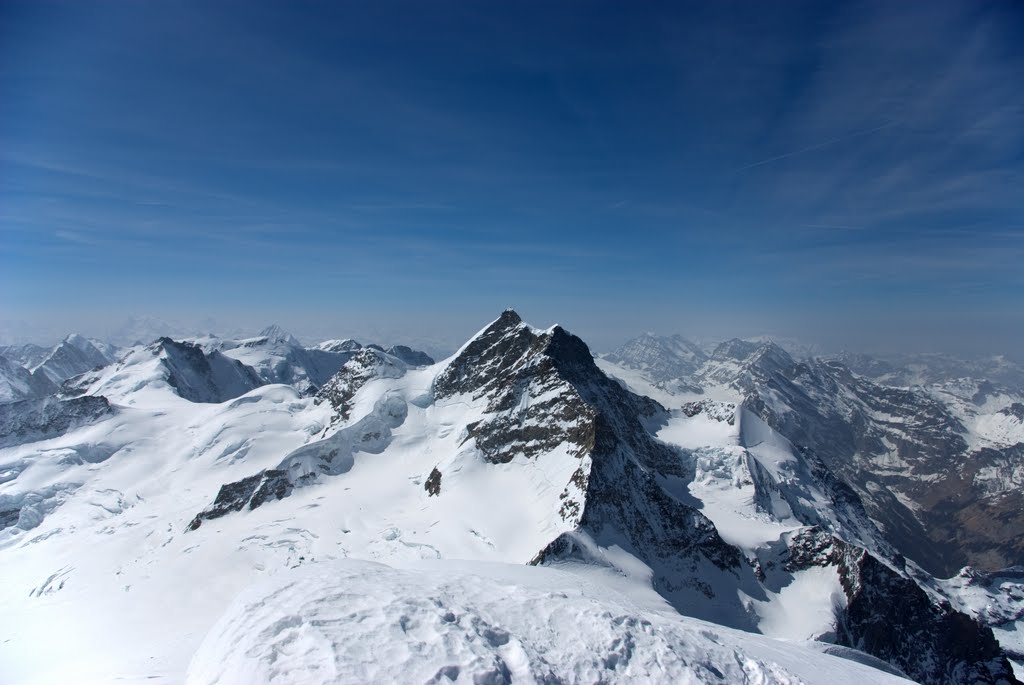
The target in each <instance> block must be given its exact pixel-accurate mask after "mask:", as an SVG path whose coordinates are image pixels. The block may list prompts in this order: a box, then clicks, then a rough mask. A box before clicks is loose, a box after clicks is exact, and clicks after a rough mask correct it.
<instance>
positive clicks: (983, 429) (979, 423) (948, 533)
mask: <svg viewBox="0 0 1024 685" xmlns="http://www.w3.org/2000/svg"><path fill="white" fill-rule="evenodd" d="M638 340H643V338H640V339H638ZM624 349H626V348H624ZM615 359H617V360H618V361H617V362H614V363H613V360H612V358H610V357H608V358H606V359H605V360H604V361H602V364H604V365H605V368H606V370H608V371H609V372H610V373H611V374H612V375H614V376H616V377H619V378H620V379H621V380H623V382H626V383H627V384H630V385H631V387H634V388H636V389H639V390H640V391H642V392H647V393H649V394H651V395H652V396H657V397H658V399H660V400H661V401H663V402H667V403H669V404H676V405H678V404H680V403H681V402H685V401H687V399H691V398H692V397H694V396H696V395H694V394H689V395H688V394H686V393H679V392H676V393H673V388H674V387H680V386H694V387H696V388H697V392H699V393H701V396H703V395H705V394H707V395H710V396H715V397H721V398H723V399H727V400H729V401H734V402H737V403H742V404H743V405H744V406H745V407H747V408H748V409H750V410H751V411H752V412H753V413H755V414H757V415H758V416H760V417H761V418H762V419H764V420H765V421H766V422H768V423H769V425H771V426H772V427H773V428H774V429H776V430H777V431H779V432H780V433H781V434H783V435H784V436H786V437H787V438H788V439H789V440H791V441H792V442H793V443H794V444H797V445H801V446H803V447H806V448H808V449H810V450H812V451H813V452H814V453H815V454H817V455H819V456H820V457H821V458H822V459H823V460H825V462H826V463H827V464H828V465H829V467H830V468H831V469H832V470H833V471H834V472H835V473H836V474H837V475H838V476H839V477H840V478H841V479H842V480H843V481H844V482H846V483H847V484H848V485H850V486H851V487H853V488H854V489H855V490H856V491H857V492H858V494H859V495H860V496H861V497H862V499H863V500H864V501H865V504H866V506H867V507H868V510H869V511H870V514H871V516H872V518H873V519H874V520H876V521H877V522H878V523H879V524H880V525H881V527H882V528H883V530H884V531H885V533H886V536H887V537H888V538H889V540H890V541H891V542H892V543H893V544H894V545H895V546H896V547H897V548H898V549H899V550H900V551H901V552H902V553H904V554H906V555H907V556H909V557H911V558H913V559H914V560H915V561H917V562H918V563H920V564H922V565H923V566H924V567H926V568H928V569H929V570H931V571H932V572H935V573H939V574H941V575H952V574H953V573H956V572H957V570H958V569H959V568H960V567H961V566H963V565H965V564H968V563H970V564H972V565H976V566H980V567H983V568H988V569H990V570H992V569H998V568H1002V567H1004V566H1008V565H1014V564H1018V563H1024V548H1022V547H1021V539H1022V533H1024V501H1019V500H1018V498H1019V497H1020V488H1019V484H1020V483H1021V479H1022V477H1024V463H1022V460H1021V459H1020V456H1019V453H1020V451H1021V450H1022V449H1024V447H1018V445H1020V443H1021V442H1022V441H1024V431H1022V424H1021V421H1020V420H1019V418H1018V417H1017V415H1016V412H1015V407H1017V406H1018V405H1020V406H1024V405H1022V404H1021V397H1020V395H1019V394H1018V393H1016V392H1014V391H1012V390H1010V389H1007V388H1006V387H1003V386H1000V385H996V384H993V383H991V382H988V381H984V380H974V379H969V378H962V379H959V380H957V381H947V382H944V383H940V384H933V385H930V386H927V387H918V388H906V387H896V386H889V385H883V384H880V383H876V382H874V381H871V380H869V379H868V378H866V377H864V376H862V375H859V374H856V373H854V372H852V371H851V370H850V369H849V368H848V367H846V366H845V365H844V364H842V363H841V362H840V361H838V360H836V359H819V360H807V361H800V362H798V361H796V360H794V359H793V358H792V357H791V356H789V354H788V353H786V352H785V351H784V350H783V349H782V348H780V347H778V346H777V345H774V344H773V343H770V342H761V343H758V342H751V341H742V340H732V341H727V342H724V343H722V344H721V345H719V346H718V347H717V348H716V349H715V350H714V352H713V354H712V355H711V357H710V358H709V359H708V360H706V361H705V362H704V363H703V364H701V365H700V367H699V368H697V369H695V370H694V371H692V372H691V373H690V374H689V375H687V376H684V377H681V378H679V379H672V378H670V377H666V376H665V375H662V374H654V373H652V372H651V371H650V370H649V365H648V363H647V357H646V355H641V356H640V357H639V358H638V359H636V360H632V359H630V358H628V357H622V356H618V357H615ZM860 361H861V363H862V364H863V363H864V360H863V359H861V360H860ZM881 371H882V369H881V368H879V369H876V372H881ZM673 382H675V385H673ZM1022 413H1024V412H1022Z"/></svg>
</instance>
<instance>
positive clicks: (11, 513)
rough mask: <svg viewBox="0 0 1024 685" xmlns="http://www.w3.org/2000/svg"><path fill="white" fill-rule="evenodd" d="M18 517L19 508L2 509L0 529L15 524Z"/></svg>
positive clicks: (19, 515)
mask: <svg viewBox="0 0 1024 685" xmlns="http://www.w3.org/2000/svg"><path fill="white" fill-rule="evenodd" d="M20 517H21V509H6V510H4V511H0V530H3V529H4V528H10V527H11V526H13V525H15V524H17V523H18V519H19V518H20Z"/></svg>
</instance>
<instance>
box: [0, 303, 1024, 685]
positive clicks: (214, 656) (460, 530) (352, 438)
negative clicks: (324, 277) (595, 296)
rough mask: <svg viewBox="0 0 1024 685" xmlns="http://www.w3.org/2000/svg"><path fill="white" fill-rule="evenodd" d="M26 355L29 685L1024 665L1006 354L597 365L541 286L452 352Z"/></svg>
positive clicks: (761, 677)
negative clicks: (549, 318)
mask: <svg viewBox="0 0 1024 685" xmlns="http://www.w3.org/2000/svg"><path fill="white" fill-rule="evenodd" d="M4 354H5V355H9V357H8V358H6V359H4V364H5V366H3V367H0V368H2V369H3V371H4V374H5V375H4V379H5V381H4V382H5V385H4V386H3V388H5V389H6V390H5V392H7V395H6V396H5V399H6V400H8V401H6V402H5V403H4V404H0V559H3V561H4V563H3V564H0V605H2V606H4V607H5V616H6V617H7V620H6V621H5V622H4V623H5V627H4V628H3V629H0V630H3V633H2V634H0V663H4V664H5V666H6V667H8V672H9V673H10V674H11V676H12V677H13V679H14V681H17V682H22V681H25V682H30V681H31V678H30V676H31V677H32V678H36V679H39V682H45V681H46V680H51V681H60V680H66V678H62V677H61V676H62V675H67V674H70V673H72V672H75V673H78V674H80V672H81V671H80V669H81V668H82V666H81V665H82V664H89V665H90V666H89V667H90V668H94V669H96V670H95V672H90V673H89V677H90V678H92V679H93V680H98V681H102V680H107V681H113V680H116V679H118V678H122V677H128V676H132V674H140V673H145V674H148V675H147V677H149V676H154V677H163V678H165V679H169V680H172V681H176V682H177V681H186V682H190V683H208V682H210V683H212V682H227V681H229V680H230V681H231V682H236V681H237V679H238V678H239V677H242V676H239V675H237V674H245V676H244V677H245V678H249V679H250V680H253V681H257V682H258V681H264V680H268V679H270V678H271V677H272V676H273V675H274V674H277V677H280V678H284V679H286V680H289V679H290V681H297V680H299V679H301V680H302V681H303V682H333V681H332V678H334V679H341V680H345V679H348V680H353V679H358V678H359V677H360V674H361V676H362V677H364V678H370V679H373V677H372V676H371V675H370V674H376V676H377V677H378V678H379V679H385V680H388V679H390V680H394V679H401V678H402V677H403V676H406V677H408V676H409V674H420V675H423V678H420V679H421V680H427V681H430V682H445V681H447V680H454V681H459V679H460V678H461V679H467V678H468V681H470V682H472V681H474V679H475V680H476V681H479V682H512V681H514V680H516V679H518V678H525V679H527V680H528V679H529V678H534V679H535V680H537V681H538V682H539V681H545V682H580V681H586V682H591V681H593V682H597V681H605V682H609V681H621V682H625V681H629V680H631V679H637V678H639V679H641V680H642V679H645V678H646V679H647V680H654V681H658V680H666V679H669V680H675V681H681V682H686V681H692V682H764V683H793V682H803V683H828V684H829V685H836V684H837V683H850V684H851V685H852V684H853V683H863V682H879V683H881V682H901V678H903V677H904V676H906V677H909V678H911V679H912V680H914V681H916V682H919V683H926V684H928V685H933V684H934V685H940V684H941V685H954V684H955V685H961V684H967V683H972V684H973V683H990V684H992V685H995V684H997V683H1007V684H1010V685H1012V684H1014V683H1018V682H1020V681H1019V680H1018V679H1017V677H1016V676H1015V675H1014V671H1013V669H1014V665H1015V664H1016V665H1017V667H1020V666H1021V665H1022V664H1024V639H1022V638H1021V635H1024V630H1022V626H1021V621H1022V619H1024V573H1022V572H1021V570H1020V568H1014V567H1015V566H1016V567H1019V566H1024V548H1022V546H1021V540H1022V539H1024V536H1022V534H1021V533H1024V530H1022V528H1021V527H1022V526H1024V514H1022V513H1021V512H1022V511H1024V506H1022V505H1024V502H1021V500H1020V498H1021V494H1020V493H1021V487H1020V486H1021V485H1022V479H1024V424H1022V422H1024V399H1022V397H1024V391H1022V387H1021V386H1020V385H1017V384H1015V381H1014V375H1013V374H1014V371H1013V368H1012V365H1009V363H1008V362H1007V363H1002V362H1000V363H995V362H992V364H994V366H993V365H989V366H961V367H955V366H951V365H950V364H949V363H948V360H944V361H942V362H937V361H935V362H933V363H931V365H929V366H927V367H924V366H921V367H919V366H907V367H899V366H895V365H894V363H893V362H891V361H887V362H882V361H879V360H869V359H867V358H861V357H857V358H856V359H853V358H852V357H850V356H849V355H845V356H841V357H833V358H818V357H810V358H803V359H797V358H794V356H792V355H791V354H790V353H789V352H787V351H786V350H785V349H783V348H782V347H780V346H779V345H777V344H775V343H773V342H771V341H766V340H727V341H722V342H719V343H717V344H715V345H713V346H706V345H701V344H697V343H694V342H691V341H687V340H686V339H684V338H681V337H679V336H673V337H659V336H653V335H644V336H641V337H639V338H636V339H634V340H632V341H630V342H629V343H627V344H626V345H624V346H623V347H621V348H620V349H618V350H615V351H614V352H612V353H609V354H607V355H604V356H601V357H595V356H594V355H593V354H592V353H591V351H590V349H589V348H588V347H587V345H586V344H585V343H584V342H583V341H582V340H581V339H579V338H578V337H576V336H574V335H573V334H571V333H570V332H568V331H566V330H565V329H563V328H561V327H559V326H553V327H551V328H547V329H538V328H534V327H532V326H530V325H528V324H527V323H525V322H524V321H522V320H521V319H520V317H519V316H518V315H517V314H516V313H515V312H514V311H512V310H508V311H505V312H503V313H502V314H501V315H500V316H499V317H498V318H497V319H495V320H494V321H493V322H491V323H490V324H488V325H487V326H485V327H484V328H483V329H482V330H481V331H480V332H479V333H478V334H477V335H475V336H473V337H472V338H471V339H470V340H468V341H467V342H466V343H465V344H464V345H462V346H461V347H460V348H459V349H458V350H457V351H456V352H455V354H453V355H452V356H451V357H449V358H448V359H445V360H441V361H439V362H435V360H433V359H431V358H429V357H428V356H426V355H425V354H424V353H422V352H417V351H415V350H412V349H409V348H407V347H402V346H393V347H389V348H384V347H382V346H378V345H363V344H360V343H358V342H355V341H352V340H329V341H325V342H323V343H321V344H319V345H317V346H313V347H305V346H303V345H302V344H300V343H299V341H298V340H297V339H295V338H294V337H293V336H291V335H289V334H288V333H287V332H285V331H283V330H281V329H280V328H279V327H276V326H272V327H269V328H267V329H266V330H264V331H263V332H261V333H260V334H259V335H258V336H255V337H252V338H244V339H221V338H217V337H213V336H204V337H199V338H191V339H182V340H175V339H172V338H168V337H162V338H159V339H157V340H155V341H153V342H150V343H148V344H143V345H135V346H132V347H130V348H126V349H119V350H114V349H112V348H109V347H105V346H102V345H101V344H99V343H97V342H95V341H87V340H85V339H83V338H80V337H78V336H70V337H69V338H68V339H66V340H65V341H63V342H62V343H61V344H60V345H58V346H57V347H55V348H54V349H53V350H51V351H48V352H47V353H46V354H44V355H40V354H39V353H38V351H33V350H25V349H21V350H20V351H4ZM15 355H20V356H18V357H17V359H19V360H23V361H26V362H29V363H30V364H34V366H32V368H28V367H26V366H23V365H22V364H21V363H19V362H18V361H14V360H13V358H14V357H15ZM915 364H916V362H915ZM86 365H91V366H89V367H88V368H84V367H85V366H86ZM854 367H856V368H854ZM986 369H989V370H996V371H998V372H999V374H1000V375H999V376H998V378H995V377H993V378H988V377H984V376H973V375H970V373H981V372H982V371H984V370H986ZM963 370H966V371H970V373H968V374H964V375H957V374H958V373H959V372H960V371H963ZM904 380H921V381H922V382H921V383H919V384H915V385H913V387H911V386H910V385H909V384H898V383H897V381H900V382H901V383H902V381H904ZM18 396H20V397H21V399H20V400H18V401H9V400H12V399H18ZM353 559H360V560H363V561H354V560H353ZM455 560H461V561H455ZM466 560H471V561H466ZM535 567H542V568H535ZM239 593H242V594H241V595H239ZM236 595H238V599H237V600H232V598H234V597H235V596H236ZM155 613H159V621H154V620H153V615H154V614H155ZM72 617H74V620H71V619H72ZM550 625H559V626H563V629H565V626H572V628H571V632H570V633H566V632H565V630H562V632H555V633H552V632H551V630H549V629H547V628H545V627H544V626H550ZM204 636H205V638H204ZM667 636H672V637H671V638H669V637H667ZM40 644H45V645H60V648H59V649H50V648H47V649H46V650H41V649H40V648H39V647H38V645H40ZM439 650H440V651H439ZM454 651H458V652H459V654H460V656H459V657H458V658H459V662H458V665H454V664H448V663H446V662H445V661H444V658H446V657H445V655H446V654H452V653H454ZM382 653H388V654H394V655H395V657H394V658H393V659H383V660H382V659H378V658H373V659H369V660H367V659H368V658H367V657H366V655H367V654H382ZM453 658H454V657H453ZM286 674H288V675H286ZM331 674H334V675H331ZM346 674H347V675H346ZM513 674H518V675H516V676H515V677H513ZM538 674H539V675H538ZM581 674H586V675H581ZM435 676H436V677H435ZM541 676H543V677H541ZM132 677H135V676H132ZM232 678H234V680H231V679H232ZM431 678H433V680H431Z"/></svg>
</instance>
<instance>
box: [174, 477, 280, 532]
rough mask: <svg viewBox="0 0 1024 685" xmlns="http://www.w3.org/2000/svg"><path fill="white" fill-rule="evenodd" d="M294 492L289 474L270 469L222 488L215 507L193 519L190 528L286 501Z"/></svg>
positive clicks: (214, 504) (213, 505)
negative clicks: (270, 502)
mask: <svg viewBox="0 0 1024 685" xmlns="http://www.w3.org/2000/svg"><path fill="white" fill-rule="evenodd" d="M291 490H292V484H291V482H289V480H288V476H287V474H286V473H285V472H284V471H281V470H278V469H267V470H265V471H260V472H259V473H257V474H256V475H253V476H249V477H248V478H243V479H242V480H239V481H235V482H234V483H227V484H226V485H222V486H221V488H220V490H219V491H218V492H217V498H216V499H215V500H214V501H213V504H212V505H210V506H209V507H208V508H206V509H204V510H203V511H202V512H200V513H199V514H197V515H196V517H195V518H194V519H192V522H191V523H189V524H188V529H189V530H195V529H197V528H199V526H201V525H202V524H203V521H209V520H212V519H217V518H220V517H221V516H224V515H225V514H230V513H231V512H234V511H241V510H242V509H246V508H248V509H255V508H257V507H259V506H260V505H261V504H264V503H265V502H268V501H270V500H275V499H283V498H284V497H287V496H288V495H289V494H290V493H291Z"/></svg>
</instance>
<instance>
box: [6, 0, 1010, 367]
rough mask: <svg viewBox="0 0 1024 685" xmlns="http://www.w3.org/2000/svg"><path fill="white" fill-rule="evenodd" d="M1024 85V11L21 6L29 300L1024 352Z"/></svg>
mask: <svg viewBox="0 0 1024 685" xmlns="http://www.w3.org/2000/svg"><path fill="white" fill-rule="evenodd" d="M640 5H642V7H638V6H640ZM1022 83H1024V5H1021V4H1020V3H1014V2H1007V3H980V2H964V3H941V2H936V3H891V2H881V3H860V2H858V3H849V2H840V3H822V2H813V3H799V2H786V3H775V2H772V3H749V2H738V3H727V2H713V3H693V4H687V3H680V2H672V3H665V4H657V3H608V4H605V3H599V2H537V3H531V2H522V3H492V2H437V3H433V2H432V3H425V2H409V3H392V2H379V3H378V2H373V3H362V2H358V3H357V2H353V3H284V2H280V3H270V4H263V3H258V2H194V3H181V2H175V3H171V2H163V3H156V2H145V3H129V2H121V1H118V2H112V3H102V2H98V3H94V2H90V3H81V2H67V3H48V2H42V1H40V0H31V1H29V2H12V1H11V0H3V2H0V322H2V326H3V327H4V328H5V331H4V333H5V334H6V336H7V337H9V338H10V337H25V336H28V337H32V336H36V337H43V336H45V335H56V334H57V332H58V331H64V330H71V329H75V330H84V331H85V332H87V333H90V332H101V331H102V330H103V329H104V327H110V326H112V325H114V324H116V323H117V322H118V321H119V320H122V319H124V318H125V317H127V316H129V315H132V314H135V315H147V316H154V317H157V318H166V319H170V320H176V321H199V320H207V319H212V320H213V322H214V323H213V324H211V325H221V326H223V327H224V328H225V329H227V328H237V327H240V328H243V329H244V328H249V329H258V328H260V327H262V326H263V325H264V324H266V323H269V322H271V321H277V322H280V323H281V324H283V325H284V326H286V327H288V328H291V329H293V330H294V331H295V332H296V333H297V334H299V335H310V336H318V335H364V336H365V335H370V334H385V335H394V336H397V337H403V336H404V337H409V338H413V337H429V338H436V339H439V340H450V341H452V342H457V341H458V340H460V339H462V338H464V337H465V336H466V335H468V334H471V333H472V332H473V331H475V330H476V329H477V328H479V327H480V326H481V325H483V324H484V323H486V322H487V321H488V320H489V319H491V318H494V317H495V316H497V314H498V313H499V312H500V310H501V309H502V308H504V307H505V306H509V305H512V306H515V307H516V308H517V309H519V310H520V311H521V313H522V314H523V315H524V317H525V318H527V319H528V320H530V321H531V322H533V323H536V324H538V325H548V324H550V323H553V322H560V323H562V324H564V325H566V326H568V327H569V328H570V329H572V330H574V331H576V332H578V333H580V334H581V335H583V336H584V337H585V338H586V339H588V340H590V341H592V342H593V344H594V346H595V347H597V348H598V349H603V348H607V347H609V346H611V345H613V344H616V343H618V342H620V341H621V340H623V339H625V338H626V337H629V336H630V335H632V334H634V333H636V332H640V331H643V330H653V331H658V332H665V333H670V332H681V333H684V334H690V335H698V336H699V335H753V334H759V333H770V334H776V335H786V336H794V337H801V338H805V339H808V340H810V341H816V342H821V343H823V344H825V345H826V346H830V347H842V346H845V347H858V348H864V349H879V350H882V349H889V348H892V349H927V350H950V351H979V352H1010V353H1013V352H1015V351H1016V350H1018V349H1020V347H1021V345H1020V341H1021V339H1022V335H1024V306H1022V303H1024V268H1022V267H1021V263H1022V258H1024V88H1022V87H1021V85H1020V84H1022Z"/></svg>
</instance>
